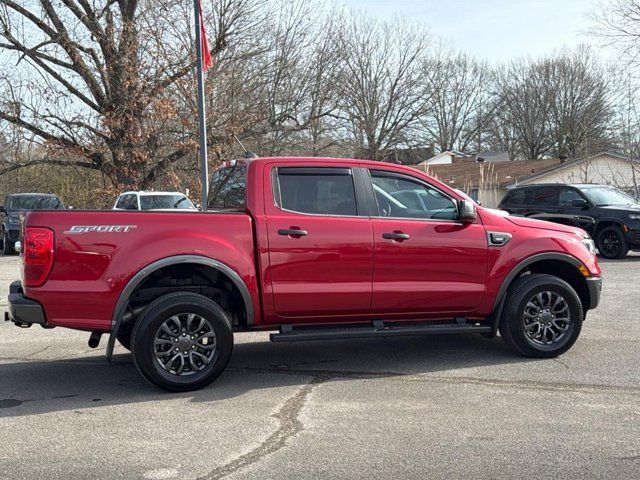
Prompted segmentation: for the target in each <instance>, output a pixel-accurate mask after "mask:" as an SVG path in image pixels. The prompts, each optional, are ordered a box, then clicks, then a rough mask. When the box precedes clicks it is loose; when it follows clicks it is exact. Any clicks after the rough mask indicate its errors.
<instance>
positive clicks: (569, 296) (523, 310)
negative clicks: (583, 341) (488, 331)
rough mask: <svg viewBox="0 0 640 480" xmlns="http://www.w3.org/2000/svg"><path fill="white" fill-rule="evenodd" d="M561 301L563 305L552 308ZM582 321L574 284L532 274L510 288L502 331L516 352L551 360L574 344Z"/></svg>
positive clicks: (502, 319)
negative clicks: (559, 299) (557, 301)
mask: <svg viewBox="0 0 640 480" xmlns="http://www.w3.org/2000/svg"><path fill="white" fill-rule="evenodd" d="M558 298H561V300H562V302H564V303H562V302H560V303H558V304H557V307H556V308H553V307H554V305H552V304H555V301H556V300H557V299H558ZM532 306H535V307H536V308H532ZM563 307H566V309H565V308H563ZM583 319H584V310H583V307H582V302H581V301H580V297H578V294H577V293H576V291H575V290H574V289H573V287H571V285H569V284H568V283H567V282H565V281H564V280H562V279H561V278H558V277H555V276H553V275H545V274H530V275H525V276H524V277H520V278H518V279H517V280H516V281H515V282H514V283H513V285H511V287H510V288H509V292H508V293H507V298H506V301H505V306H504V311H503V314H502V318H501V320H500V325H499V329H500V335H501V336H502V338H503V339H504V341H505V342H506V343H507V344H508V345H509V346H510V347H511V348H512V349H513V350H515V351H516V352H517V353H519V354H521V355H524V356H525V357H531V358H552V357H557V356H558V355H562V354H563V353H564V352H566V351H567V350H569V349H570V348H571V346H572V345H573V344H574V343H575V341H576V340H577V339H578V336H579V335H580V331H581V329H582V321H583Z"/></svg>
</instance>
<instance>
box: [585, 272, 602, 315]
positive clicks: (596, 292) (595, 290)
mask: <svg viewBox="0 0 640 480" xmlns="http://www.w3.org/2000/svg"><path fill="white" fill-rule="evenodd" d="M586 280H587V288H588V289H589V310H593V309H594V308H596V307H597V306H598V304H599V303H600V294H601V292H602V277H589V278H587V279H586Z"/></svg>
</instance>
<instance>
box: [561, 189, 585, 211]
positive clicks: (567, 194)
mask: <svg viewBox="0 0 640 480" xmlns="http://www.w3.org/2000/svg"><path fill="white" fill-rule="evenodd" d="M574 200H584V199H583V198H582V196H581V195H580V194H579V193H578V192H576V191H575V190H574V189H573V188H563V189H562V190H560V195H558V202H559V203H560V206H561V207H571V206H572V205H573V201H574Z"/></svg>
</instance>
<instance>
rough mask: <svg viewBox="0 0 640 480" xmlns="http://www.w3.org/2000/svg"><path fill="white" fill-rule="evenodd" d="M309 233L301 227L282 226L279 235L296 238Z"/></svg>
mask: <svg viewBox="0 0 640 480" xmlns="http://www.w3.org/2000/svg"><path fill="white" fill-rule="evenodd" d="M307 233H308V232H307V231H306V230H302V229H300V228H281V229H280V230H278V235H283V236H285V237H294V238H296V237H297V238H299V237H304V236H306V235H307Z"/></svg>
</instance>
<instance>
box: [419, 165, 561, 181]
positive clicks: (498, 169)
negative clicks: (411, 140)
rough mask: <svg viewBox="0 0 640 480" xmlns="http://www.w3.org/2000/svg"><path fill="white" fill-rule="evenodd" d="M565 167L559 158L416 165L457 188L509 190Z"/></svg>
mask: <svg viewBox="0 0 640 480" xmlns="http://www.w3.org/2000/svg"><path fill="white" fill-rule="evenodd" d="M559 165H562V160H560V159H559V158H550V159H543V160H521V161H511V162H476V161H473V160H469V161H464V162H457V163H451V164H446V165H415V166H414V168H416V169H418V170H421V171H423V172H426V173H428V174H429V175H432V176H434V177H436V178H438V179H439V180H440V181H442V182H444V183H446V184H448V185H449V186H451V187H454V188H478V187H486V188H492V187H506V186H507V185H511V184H513V183H516V182H518V181H522V180H524V179H526V178H529V177H531V176H532V175H537V174H541V173H543V172H549V171H552V170H553V169H554V168H556V167H558V166H559Z"/></svg>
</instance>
